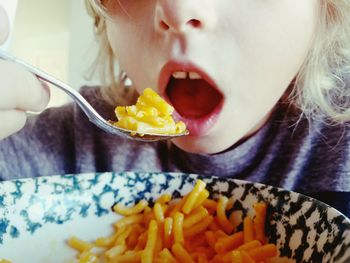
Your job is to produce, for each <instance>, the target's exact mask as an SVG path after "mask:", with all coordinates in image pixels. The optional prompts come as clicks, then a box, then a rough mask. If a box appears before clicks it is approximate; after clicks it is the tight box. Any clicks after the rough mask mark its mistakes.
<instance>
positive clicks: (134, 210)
mask: <svg viewBox="0 0 350 263" xmlns="http://www.w3.org/2000/svg"><path fill="white" fill-rule="evenodd" d="M146 206H148V202H147V201H145V200H141V201H140V202H138V203H137V205H135V206H133V207H125V206H124V205H122V204H121V203H118V204H116V205H115V206H114V207H113V210H114V211H115V212H117V213H118V214H121V215H124V216H129V215H135V214H138V213H140V212H141V211H143V210H144V209H145V207H146Z"/></svg>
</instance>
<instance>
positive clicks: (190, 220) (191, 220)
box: [183, 206, 209, 228]
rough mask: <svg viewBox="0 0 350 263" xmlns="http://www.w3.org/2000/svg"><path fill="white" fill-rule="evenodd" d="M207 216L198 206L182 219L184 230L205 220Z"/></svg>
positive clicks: (206, 211)
mask: <svg viewBox="0 0 350 263" xmlns="http://www.w3.org/2000/svg"><path fill="white" fill-rule="evenodd" d="M208 215H209V213H208V210H207V209H205V208H204V207H202V206H200V207H198V208H197V209H195V210H193V211H192V212H191V213H190V214H189V215H188V216H187V217H186V218H185V219H184V224H183V227H184V228H189V227H191V226H192V225H194V224H196V223H198V222H199V221H201V220H202V219H204V218H206V217H207V216H208Z"/></svg>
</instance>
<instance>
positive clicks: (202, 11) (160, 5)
mask: <svg viewBox="0 0 350 263" xmlns="http://www.w3.org/2000/svg"><path fill="white" fill-rule="evenodd" d="M208 2H211V3H213V1H212V0H157V4H156V10H155V11H156V12H155V23H156V29H157V30H159V31H161V32H177V33H183V32H186V31H188V30H192V29H198V30H206V29H210V28H213V26H215V23H216V17H215V14H214V10H213V7H211V6H209V3H208ZM214 2H215V1H214Z"/></svg>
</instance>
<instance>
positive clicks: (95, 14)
mask: <svg viewBox="0 0 350 263" xmlns="http://www.w3.org/2000/svg"><path fill="white" fill-rule="evenodd" d="M319 1H320V2H321V4H320V9H319V18H318V19H319V21H318V22H319V23H318V28H317V30H316V34H315V38H314V44H313V47H312V48H311V49H310V51H309V53H308V55H307V57H306V59H305V61H304V63H303V65H302V67H301V68H300V70H299V72H298V74H297V76H296V77H295V80H294V81H293V83H292V84H291V88H292V91H291V93H290V95H289V102H290V103H291V104H292V105H294V106H296V107H297V108H299V109H300V110H301V112H302V114H304V115H305V116H306V117H307V118H308V119H310V120H311V119H318V118H323V119H324V117H326V119H327V120H328V121H332V122H340V123H341V122H345V121H348V120H350V87H348V85H349V82H350V78H349V77H350V15H349V14H350V0H319ZM85 3H86V6H87V10H88V13H89V14H90V15H91V17H92V18H93V19H94V27H95V32H96V36H97V37H98V40H99V42H100V51H99V54H98V58H97V59H96V63H95V68H94V69H95V70H97V69H98V68H99V71H100V74H101V80H103V81H104V82H103V84H104V85H103V86H104V89H103V94H104V97H106V98H107V99H109V101H110V102H112V103H113V102H115V103H116V102H117V101H119V103H120V99H121V98H120V96H124V98H127V99H126V100H128V99H130V98H134V97H135V93H134V92H125V89H123V88H120V86H123V85H122V84H123V83H122V82H121V81H120V79H121V77H120V76H121V74H120V73H119V77H117V76H115V73H116V71H115V58H114V55H113V52H112V49H111V47H110V45H109V42H108V39H107V33H106V23H105V19H104V18H103V17H102V16H101V14H100V13H99V11H98V10H97V9H96V6H95V5H94V0H85ZM118 90H119V91H118ZM121 92H122V93H123V94H120V93H121ZM118 97H119V98H118ZM110 98H113V101H111V100H110ZM124 101H125V100H124Z"/></svg>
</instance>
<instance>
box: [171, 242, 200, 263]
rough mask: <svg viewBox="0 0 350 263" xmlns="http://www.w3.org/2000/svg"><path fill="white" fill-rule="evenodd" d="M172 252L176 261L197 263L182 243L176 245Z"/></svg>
mask: <svg viewBox="0 0 350 263" xmlns="http://www.w3.org/2000/svg"><path fill="white" fill-rule="evenodd" d="M171 251H172V252H173V253H174V255H175V257H176V259H178V260H179V261H180V262H183V263H195V262H194V260H193V259H192V258H191V256H190V254H188V252H187V251H186V250H185V249H184V247H183V246H182V245H181V244H180V243H175V244H174V245H173V246H172V248H171Z"/></svg>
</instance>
